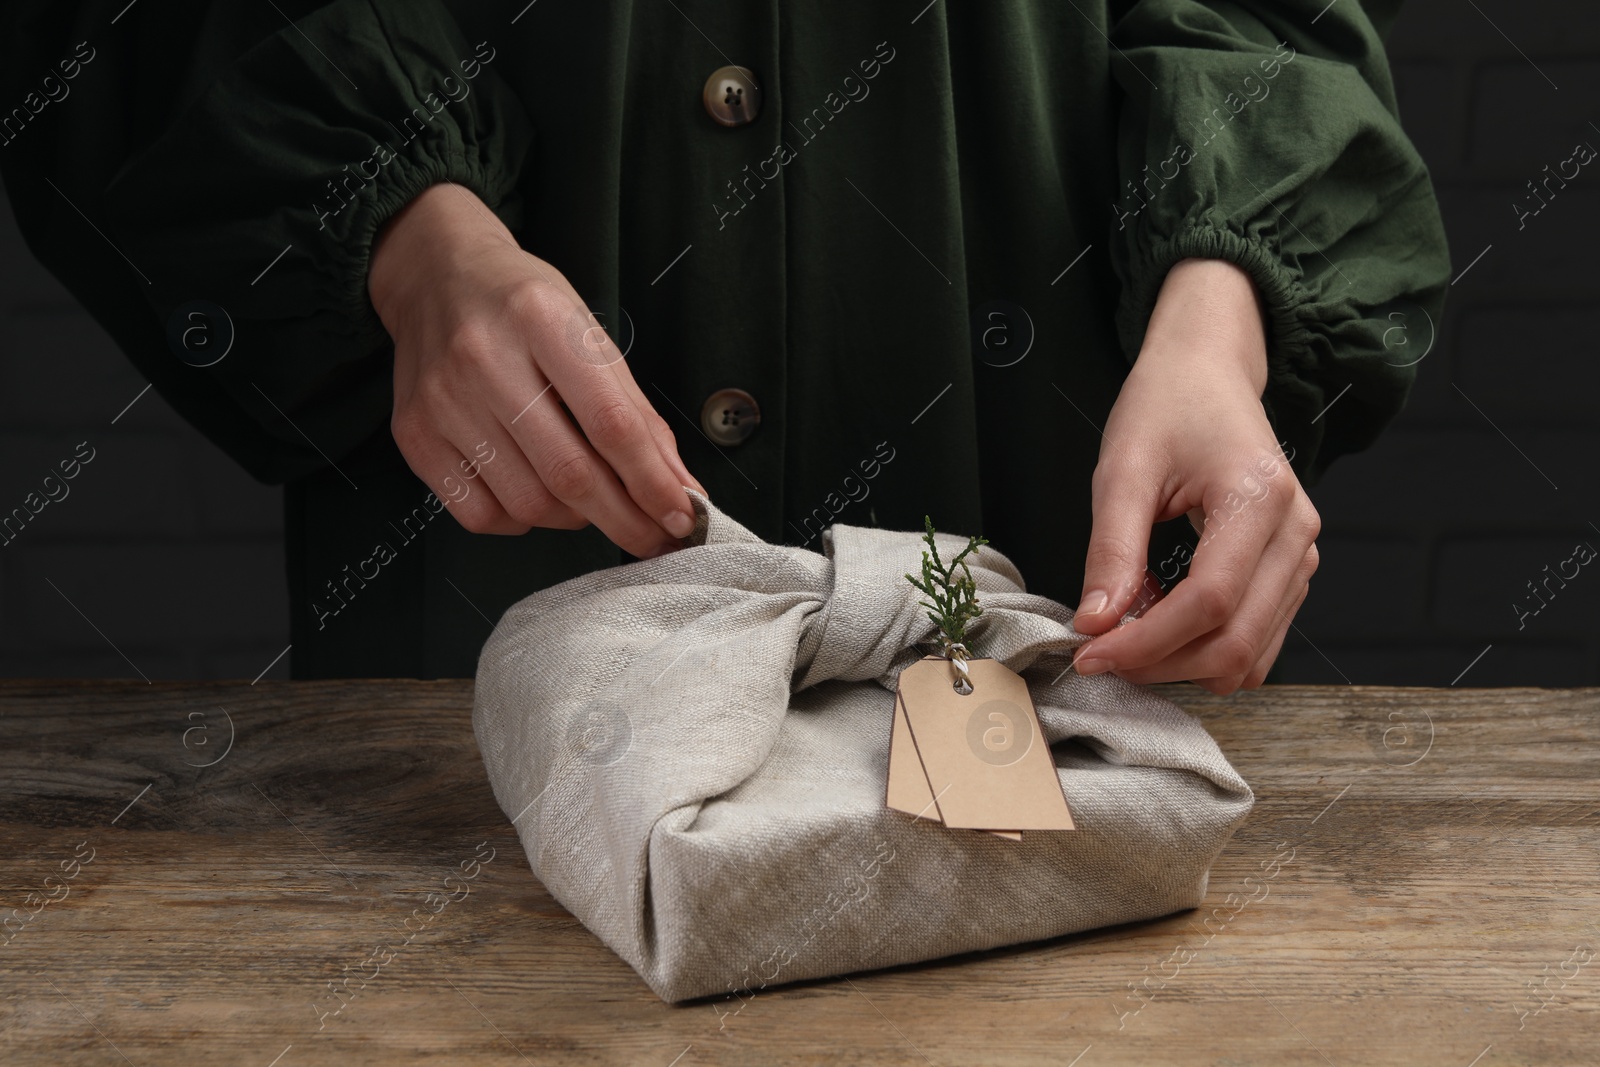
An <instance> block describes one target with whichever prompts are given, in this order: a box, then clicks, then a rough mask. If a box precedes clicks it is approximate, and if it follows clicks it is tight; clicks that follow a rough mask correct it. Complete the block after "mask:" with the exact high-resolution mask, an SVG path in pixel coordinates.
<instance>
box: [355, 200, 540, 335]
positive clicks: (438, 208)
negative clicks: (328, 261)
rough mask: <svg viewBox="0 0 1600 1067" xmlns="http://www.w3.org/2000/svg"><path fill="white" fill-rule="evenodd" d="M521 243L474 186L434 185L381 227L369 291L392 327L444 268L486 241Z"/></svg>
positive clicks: (451, 267) (451, 266)
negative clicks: (481, 198) (392, 321)
mask: <svg viewBox="0 0 1600 1067" xmlns="http://www.w3.org/2000/svg"><path fill="white" fill-rule="evenodd" d="M494 240H501V241H507V242H509V243H511V244H512V245H513V246H515V244H516V240H515V238H513V237H512V236H511V233H510V231H509V230H507V229H506V228H505V225H504V224H503V223H502V222H501V221H500V220H499V219H498V218H496V217H495V215H494V213H493V212H492V211H490V210H489V208H488V206H487V205H486V204H484V203H483V201H482V200H480V199H478V197H477V195H476V194H474V193H473V192H472V191H471V190H469V189H467V188H465V187H463V186H460V185H455V184H453V183H450V182H440V183H438V184H436V185H430V186H429V187H428V188H426V189H424V190H423V191H422V192H420V193H418V194H417V195H416V196H415V197H413V198H412V199H411V201H410V202H409V203H408V204H406V205H405V207H403V208H401V209H400V210H399V211H397V212H396V213H395V214H394V215H393V216H392V217H391V218H390V219H389V220H388V221H387V222H385V223H384V224H383V226H382V227H380V228H379V230H378V232H377V234H376V235H375V236H374V237H373V240H372V252H371V256H370V258H369V261H368V267H367V295H368V297H369V298H370V299H371V301H372V306H373V308H374V310H376V311H377V313H378V317H379V318H380V319H381V320H383V322H384V324H385V325H386V326H387V325H388V324H389V323H390V321H391V319H392V316H393V315H395V314H396V313H397V312H398V311H399V310H400V309H403V308H405V307H407V306H408V305H409V304H410V303H411V302H412V301H413V300H414V299H415V298H416V297H417V296H420V295H421V294H422V291H423V288H424V287H427V286H429V285H431V284H432V283H431V281H430V279H432V278H434V277H436V276H437V275H438V274H439V272H441V271H444V272H449V271H453V270H455V269H456V267H457V265H458V264H459V263H460V261H461V258H462V257H463V256H464V255H470V254H472V251H473V250H474V249H477V250H481V248H482V245H483V242H485V241H494Z"/></svg>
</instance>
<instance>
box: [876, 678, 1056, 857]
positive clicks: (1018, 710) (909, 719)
mask: <svg viewBox="0 0 1600 1067" xmlns="http://www.w3.org/2000/svg"><path fill="white" fill-rule="evenodd" d="M967 669H968V671H969V673H970V676H971V679H972V686H973V690H972V692H971V693H970V694H968V695H967V696H962V695H960V694H959V693H957V692H956V691H955V689H954V688H953V686H952V685H951V675H950V664H949V661H948V660H945V659H943V658H941V657H939V656H928V657H925V658H923V659H921V660H919V661H918V662H916V663H913V664H912V665H911V666H909V667H907V668H906V669H905V670H904V671H902V672H901V674H900V681H899V692H898V696H897V701H896V709H897V710H896V717H897V718H900V717H902V716H903V717H904V720H905V723H904V728H903V734H902V727H901V726H900V725H899V724H898V723H897V724H896V728H895V733H894V734H892V735H891V740H890V748H889V762H890V774H891V789H890V798H889V799H890V805H889V806H890V807H894V808H896V809H898V810H901V811H906V810H910V811H911V813H912V814H919V813H921V812H922V811H923V809H924V806H925V805H927V804H928V802H929V801H930V800H931V801H932V802H933V804H934V808H935V809H936V810H937V812H938V818H940V819H942V821H943V822H944V824H945V825H946V826H951V827H960V828H966V829H974V830H999V829H1002V828H1003V829H1004V830H1007V831H1018V830H1071V829H1072V828H1073V824H1072V813H1071V812H1070V811H1069V810H1068V808H1067V798H1066V797H1065V796H1064V795H1063V794H1062V792H1061V781H1060V779H1059V778H1058V777H1057V776H1056V768H1055V761H1054V760H1053V759H1052V758H1051V756H1050V746H1049V745H1047V744H1045V741H1044V731H1043V729H1042V728H1041V727H1040V725H1039V716H1038V713H1037V712H1035V711H1034V707H1033V699H1032V698H1031V697H1030V696H1029V694H1028V683H1027V682H1026V681H1025V680H1024V679H1023V678H1022V677H1021V676H1020V675H1018V674H1017V673H1016V672H1014V671H1012V670H1010V669H1009V668H1007V667H1006V666H1005V664H1003V663H1000V662H999V661H998V660H993V659H974V660H968V661H967ZM904 735H909V736H910V739H911V741H912V743H913V745H914V746H915V751H916V756H917V759H918V760H919V761H920V763H921V765H922V769H923V775H924V785H925V789H926V792H925V793H924V792H923V790H921V789H918V788H917V787H916V786H915V785H908V784H906V783H907V781H908V780H911V776H910V775H909V774H908V773H907V767H908V762H907V760H906V756H907V746H906V745H905V744H904V743H903V738H904ZM918 801H921V803H920V804H917V805H916V806H915V807H908V805H912V804H916V802H918ZM1007 836H1009V835H1007Z"/></svg>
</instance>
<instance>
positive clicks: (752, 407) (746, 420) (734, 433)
mask: <svg viewBox="0 0 1600 1067" xmlns="http://www.w3.org/2000/svg"><path fill="white" fill-rule="evenodd" d="M760 423H761V405H759V404H757V403H756V398H755V397H753V396H751V395H750V394H749V393H747V392H745V391H744V390H743V389H718V390H717V391H716V392H714V393H712V394H711V395H710V396H708V397H706V402H705V404H704V406H702V407H701V408H700V428H701V429H702V430H704V431H705V432H706V436H707V437H709V438H711V441H712V443H713V444H718V445H722V446H724V447H727V448H731V447H733V446H734V445H742V444H744V443H745V442H746V441H748V440H749V439H750V435H751V434H753V433H755V432H756V427H757V426H758V425H760Z"/></svg>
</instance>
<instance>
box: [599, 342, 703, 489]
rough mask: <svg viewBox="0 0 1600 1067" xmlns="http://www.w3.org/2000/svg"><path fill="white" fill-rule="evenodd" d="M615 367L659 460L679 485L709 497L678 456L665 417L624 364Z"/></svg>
mask: <svg viewBox="0 0 1600 1067" xmlns="http://www.w3.org/2000/svg"><path fill="white" fill-rule="evenodd" d="M616 366H617V367H619V368H623V373H622V374H621V375H620V377H619V381H620V383H621V385H622V387H623V389H625V390H626V391H627V392H628V394H629V395H630V396H631V397H632V398H633V402H634V404H635V406H637V407H638V409H639V410H640V411H641V412H643V413H644V416H645V425H646V426H648V427H649V428H650V436H651V437H653V438H654V439H655V442H656V450H657V451H658V452H660V453H661V458H662V459H664V460H666V461H667V465H668V466H669V467H671V468H672V470H673V473H675V474H676V475H677V476H678V477H679V478H680V479H682V481H681V482H680V483H679V484H681V485H687V486H691V487H692V488H694V489H698V490H699V491H700V494H701V495H702V496H705V497H710V496H711V494H710V493H709V492H707V491H706V487H705V486H703V485H701V484H700V479H698V478H696V477H695V476H694V475H692V474H690V473H689V468H688V466H687V465H685V464H684V462H683V457H682V456H680V455H679V454H678V438H677V435H676V434H674V433H673V432H672V426H671V424H670V423H668V422H667V420H666V417H665V416H664V415H662V414H661V413H660V412H659V411H657V410H656V409H655V406H654V405H653V404H651V403H650V400H649V398H648V397H646V396H645V395H644V390H642V389H640V388H639V383H638V381H636V380H635V379H634V377H633V372H632V371H629V370H627V369H626V364H623V363H618V364H616Z"/></svg>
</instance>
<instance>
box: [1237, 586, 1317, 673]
mask: <svg viewBox="0 0 1600 1067" xmlns="http://www.w3.org/2000/svg"><path fill="white" fill-rule="evenodd" d="M1310 593H1311V583H1309V582H1307V583H1306V584H1304V585H1302V586H1301V587H1300V588H1299V590H1297V591H1296V592H1295V595H1294V599H1293V600H1292V601H1290V602H1289V603H1288V604H1286V605H1284V608H1283V616H1284V618H1283V625H1282V626H1281V627H1280V628H1279V629H1278V634H1277V636H1276V637H1274V638H1273V639H1272V643H1271V644H1269V645H1268V646H1267V650H1266V651H1265V652H1263V653H1262V654H1261V658H1260V659H1258V660H1257V661H1256V665H1255V666H1254V667H1251V668H1250V673H1249V674H1247V675H1245V676H1244V680H1243V681H1241V682H1240V683H1239V685H1240V687H1241V688H1243V689H1255V688H1257V687H1259V686H1260V685H1261V683H1263V682H1265V681H1266V680H1267V672H1268V671H1270V670H1272V665H1273V664H1274V663H1276V662H1277V661H1278V654H1279V653H1280V652H1282V651H1283V642H1284V640H1285V639H1286V638H1287V637H1288V636H1289V628H1290V626H1291V625H1292V624H1293V623H1294V617H1295V616H1296V615H1298V614H1299V613H1300V607H1301V605H1303V604H1304V603H1305V602H1306V597H1307V596H1308V595H1310Z"/></svg>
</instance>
